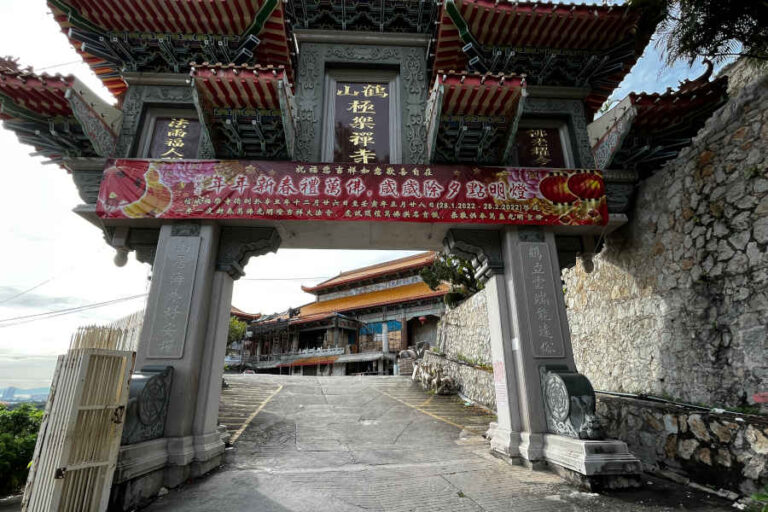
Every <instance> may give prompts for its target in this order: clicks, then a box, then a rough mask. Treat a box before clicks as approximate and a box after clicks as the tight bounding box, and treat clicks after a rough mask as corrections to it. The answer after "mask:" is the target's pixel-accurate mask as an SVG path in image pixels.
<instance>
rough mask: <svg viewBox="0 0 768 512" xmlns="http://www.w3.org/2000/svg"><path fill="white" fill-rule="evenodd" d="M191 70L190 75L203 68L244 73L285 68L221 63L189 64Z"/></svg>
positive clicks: (269, 65) (282, 68) (282, 67)
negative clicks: (241, 71) (242, 71)
mask: <svg viewBox="0 0 768 512" xmlns="http://www.w3.org/2000/svg"><path fill="white" fill-rule="evenodd" d="M189 65H190V67H191V68H192V69H191V71H190V72H191V73H194V72H195V70H196V69H198V68H203V69H232V70H245V71H275V72H276V71H285V69H286V67H285V66H283V65H277V66H275V65H273V64H267V65H265V66H263V65H261V64H235V63H234V62H230V63H228V64H225V63H222V62H207V61H206V62H202V63H197V62H190V63H189Z"/></svg>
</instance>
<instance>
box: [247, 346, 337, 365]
mask: <svg viewBox="0 0 768 512" xmlns="http://www.w3.org/2000/svg"><path fill="white" fill-rule="evenodd" d="M344 352H345V349H344V347H330V348H305V349H303V350H299V351H296V352H283V353H280V354H261V355H259V356H256V355H252V356H250V357H249V358H248V362H249V363H264V362H273V361H284V360H289V359H299V358H303V357H318V356H336V355H342V354H344Z"/></svg>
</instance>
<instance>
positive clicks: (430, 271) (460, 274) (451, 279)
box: [419, 254, 483, 307]
mask: <svg viewBox="0 0 768 512" xmlns="http://www.w3.org/2000/svg"><path fill="white" fill-rule="evenodd" d="M419 276H421V279H422V281H424V282H425V283H427V286H429V288H430V289H431V290H437V288H438V286H440V285H441V284H442V283H448V284H449V285H450V287H451V290H450V291H449V292H448V293H447V294H446V295H445V297H444V298H443V300H444V301H445V303H446V304H447V305H449V306H451V307H453V306H456V305H457V304H459V303H460V302H461V301H463V300H464V299H466V298H467V297H469V296H471V295H473V294H475V293H476V292H478V291H480V290H482V289H483V285H482V284H481V283H479V282H478V281H477V279H475V271H474V269H473V268H472V265H471V264H470V263H469V262H468V261H467V260H465V259H463V258H459V257H458V256H453V255H451V254H440V255H438V257H437V258H436V259H435V261H434V263H432V265H431V266H429V267H427V268H424V269H422V270H421V272H419Z"/></svg>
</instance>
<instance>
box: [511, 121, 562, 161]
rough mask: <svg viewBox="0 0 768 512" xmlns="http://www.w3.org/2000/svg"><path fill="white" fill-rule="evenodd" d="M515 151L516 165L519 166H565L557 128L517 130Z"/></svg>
mask: <svg viewBox="0 0 768 512" xmlns="http://www.w3.org/2000/svg"><path fill="white" fill-rule="evenodd" d="M517 151H518V165H520V166H521V167H550V168H554V167H558V168H560V167H566V165H565V156H564V154H563V144H562V141H561V140H560V131H559V130H558V129H557V128H531V129H520V130H518V132H517Z"/></svg>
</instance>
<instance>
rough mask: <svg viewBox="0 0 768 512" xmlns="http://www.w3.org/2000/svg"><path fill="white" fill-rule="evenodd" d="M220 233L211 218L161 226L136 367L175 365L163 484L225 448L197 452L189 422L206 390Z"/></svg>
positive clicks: (178, 479)
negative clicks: (205, 366) (204, 379)
mask: <svg viewBox="0 0 768 512" xmlns="http://www.w3.org/2000/svg"><path fill="white" fill-rule="evenodd" d="M219 234H220V230H219V227H218V226H216V225H215V224H212V223H207V224H166V225H164V226H162V228H161V229H160V239H159V241H158V245H157V253H156V255H155V262H154V266H153V274H152V284H151V287H150V292H149V299H148V302H147V311H146V315H145V319H144V327H143V329H142V335H141V341H140V343H139V347H138V351H137V355H136V368H143V367H144V366H147V365H167V366H173V369H174V375H173V383H172V386H171V396H170V401H169V405H168V415H167V418H166V422H165V432H164V437H165V438H166V439H167V450H168V469H167V471H166V485H170V486H175V485H178V484H179V483H181V482H182V481H184V480H185V479H186V478H187V477H188V476H190V470H191V467H190V466H191V464H192V463H193V462H195V461H197V462H205V461H207V460H210V458H215V457H216V456H218V455H220V454H221V453H222V452H223V450H224V446H223V444H222V443H221V441H220V440H219V442H218V445H217V446H209V447H208V449H207V450H206V453H202V452H201V453H200V454H197V453H195V437H194V427H193V425H194V424H195V421H196V416H197V414H198V411H197V407H196V405H197V404H196V400H195V398H196V397H197V396H198V393H201V392H202V393H207V390H205V389H201V388H200V384H201V382H200V374H201V370H202V365H203V354H204V352H205V350H204V349H205V345H206V341H208V340H207V337H208V336H209V329H208V320H209V313H210V308H211V291H212V287H213V275H214V273H215V268H216V255H217V249H218V242H219ZM225 340H226V337H225ZM224 344H226V342H225V343H224Z"/></svg>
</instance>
